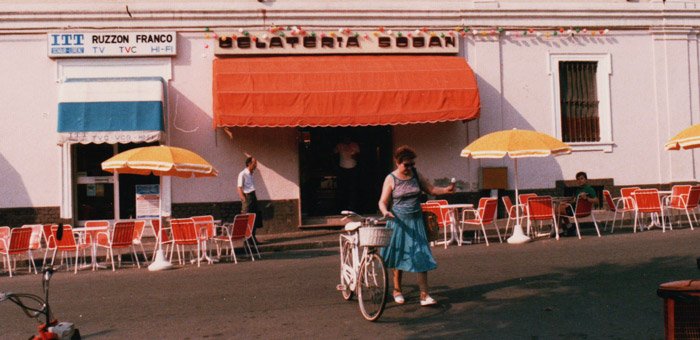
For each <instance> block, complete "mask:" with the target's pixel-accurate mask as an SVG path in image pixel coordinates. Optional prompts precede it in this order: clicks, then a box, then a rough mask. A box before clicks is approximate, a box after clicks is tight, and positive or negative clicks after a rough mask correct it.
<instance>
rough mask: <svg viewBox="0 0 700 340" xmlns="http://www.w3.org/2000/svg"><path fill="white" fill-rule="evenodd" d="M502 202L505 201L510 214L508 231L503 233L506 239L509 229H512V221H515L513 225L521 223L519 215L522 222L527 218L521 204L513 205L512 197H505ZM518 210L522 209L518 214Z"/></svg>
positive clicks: (504, 203) (507, 224) (504, 204)
mask: <svg viewBox="0 0 700 340" xmlns="http://www.w3.org/2000/svg"><path fill="white" fill-rule="evenodd" d="M501 200H502V201H503V206H505V207H506V211H507V212H508V221H507V222H506V230H505V231H504V232H503V238H504V239H505V238H506V237H508V229H509V228H510V221H515V222H514V223H513V225H514V226H515V224H518V223H520V221H518V214H519V215H520V219H521V220H522V219H523V218H525V210H524V209H523V206H522V205H520V204H513V201H511V199H510V196H503V197H501ZM516 209H520V211H519V212H518V211H517V210H516Z"/></svg>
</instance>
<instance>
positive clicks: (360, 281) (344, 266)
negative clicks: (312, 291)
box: [337, 212, 387, 321]
mask: <svg viewBox="0 0 700 340" xmlns="http://www.w3.org/2000/svg"><path fill="white" fill-rule="evenodd" d="M344 214H345V213H344ZM350 214H354V213H352V212H348V213H347V214H346V215H350ZM354 215H356V216H359V215H357V214H354ZM360 217H361V216H360ZM375 224H376V220H375V219H372V218H362V222H361V223H359V224H358V223H357V222H353V223H352V224H350V223H349V224H348V225H347V226H346V233H344V234H340V237H339V244H340V284H339V285H338V286H337V289H338V290H340V291H341V292H342V294H343V298H344V299H345V300H350V299H351V298H352V296H353V294H357V297H358V303H359V307H360V312H361V313H362V315H363V317H364V318H365V319H366V320H368V321H376V320H377V319H378V318H379V317H380V316H381V314H382V312H383V310H384V305H385V303H386V295H387V287H386V286H387V277H386V271H385V268H384V261H383V260H382V258H381V257H380V256H379V255H378V254H377V251H376V249H377V247H373V246H360V234H359V230H360V228H364V227H369V226H373V225H375ZM360 248H362V250H360ZM376 296H379V297H380V298H379V299H377V298H376ZM365 299H367V300H365Z"/></svg>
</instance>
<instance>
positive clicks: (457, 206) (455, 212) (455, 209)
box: [436, 203, 474, 244]
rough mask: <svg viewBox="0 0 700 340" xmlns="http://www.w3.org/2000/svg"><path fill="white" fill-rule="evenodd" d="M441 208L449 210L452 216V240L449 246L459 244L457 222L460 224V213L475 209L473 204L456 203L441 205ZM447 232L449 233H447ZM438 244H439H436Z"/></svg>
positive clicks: (448, 241) (449, 241) (448, 242)
mask: <svg viewBox="0 0 700 340" xmlns="http://www.w3.org/2000/svg"><path fill="white" fill-rule="evenodd" d="M440 207H441V208H447V209H450V210H451V212H452V213H451V214H450V239H449V240H447V244H452V243H456V242H457V235H456V234H457V222H459V217H458V216H459V213H460V212H461V211H462V210H463V209H474V205H473V204H469V203H454V204H443V205H440ZM445 232H447V231H445ZM436 244H437V243H436Z"/></svg>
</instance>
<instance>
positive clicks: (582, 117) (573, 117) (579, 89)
mask: <svg viewBox="0 0 700 340" xmlns="http://www.w3.org/2000/svg"><path fill="white" fill-rule="evenodd" d="M550 72H551V73H550V74H551V75H552V81H553V85H554V86H553V90H554V94H553V98H554V101H553V103H552V106H553V108H554V110H553V111H554V121H555V130H556V136H557V138H559V139H561V140H562V141H564V142H565V143H568V144H569V145H571V146H572V148H573V149H574V150H600V151H605V152H611V151H612V145H613V142H612V129H611V126H612V125H611V114H610V84H609V82H610V79H609V78H610V73H611V72H610V55H607V54H600V55H577V54H575V55H558V54H556V55H555V54H552V55H550Z"/></svg>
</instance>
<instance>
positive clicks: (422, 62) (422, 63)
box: [213, 56, 480, 127]
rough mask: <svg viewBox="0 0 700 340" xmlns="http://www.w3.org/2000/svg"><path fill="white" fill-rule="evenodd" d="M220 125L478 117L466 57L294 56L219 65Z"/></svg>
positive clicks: (390, 122)
mask: <svg viewBox="0 0 700 340" xmlns="http://www.w3.org/2000/svg"><path fill="white" fill-rule="evenodd" d="M213 90H214V95H213V97H214V127H225V126H248V127H294V126H365V125H395V124H415V123H435V122H447V121H456V120H468V119H474V118H478V117H479V107H480V103H479V90H478V88H477V85H476V78H475V77H474V73H473V72H472V70H471V68H470V67H469V65H467V62H466V61H465V60H464V58H462V57H452V56H293V57H264V58H228V59H216V60H214V84H213Z"/></svg>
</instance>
